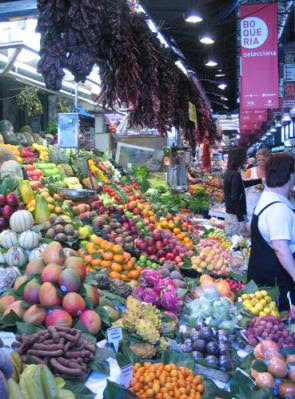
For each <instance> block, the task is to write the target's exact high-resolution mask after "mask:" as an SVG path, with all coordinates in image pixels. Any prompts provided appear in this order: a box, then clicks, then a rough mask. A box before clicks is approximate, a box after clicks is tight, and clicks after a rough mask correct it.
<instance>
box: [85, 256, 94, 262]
mask: <svg viewBox="0 0 295 399" xmlns="http://www.w3.org/2000/svg"><path fill="white" fill-rule="evenodd" d="M83 260H84V262H86V263H91V262H92V260H93V257H92V256H91V255H86V256H84V257H83Z"/></svg>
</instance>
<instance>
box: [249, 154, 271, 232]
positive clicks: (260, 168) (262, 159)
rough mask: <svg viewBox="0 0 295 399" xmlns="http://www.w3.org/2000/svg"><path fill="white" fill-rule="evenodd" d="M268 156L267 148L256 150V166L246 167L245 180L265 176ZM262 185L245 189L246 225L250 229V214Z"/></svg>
mask: <svg viewBox="0 0 295 399" xmlns="http://www.w3.org/2000/svg"><path fill="white" fill-rule="evenodd" d="M269 157H270V151H269V149H268V148H261V149H260V150H258V151H257V152H256V166H254V167H252V168H250V169H247V170H246V172H245V174H244V179H245V180H252V179H264V177H265V163H266V161H267V160H268V158H269ZM262 189H263V187H262V186H253V187H249V188H247V189H246V201H247V219H248V226H249V229H250V225H251V220H252V216H253V213H254V209H255V207H256V205H257V203H258V201H259V198H260V196H261V192H262Z"/></svg>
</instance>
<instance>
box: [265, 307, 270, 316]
mask: <svg viewBox="0 0 295 399" xmlns="http://www.w3.org/2000/svg"><path fill="white" fill-rule="evenodd" d="M264 313H266V315H269V314H271V309H269V308H268V307H266V308H264Z"/></svg>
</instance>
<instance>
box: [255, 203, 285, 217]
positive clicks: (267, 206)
mask: <svg viewBox="0 0 295 399" xmlns="http://www.w3.org/2000/svg"><path fill="white" fill-rule="evenodd" d="M274 204H282V202H281V201H274V202H271V203H270V204H268V205H266V206H265V207H264V208H263V209H262V210H261V211H260V212H259V213H258V215H257V216H258V217H259V216H260V215H261V214H262V212H264V211H265V210H266V209H267V208H269V207H270V206H272V205H274Z"/></svg>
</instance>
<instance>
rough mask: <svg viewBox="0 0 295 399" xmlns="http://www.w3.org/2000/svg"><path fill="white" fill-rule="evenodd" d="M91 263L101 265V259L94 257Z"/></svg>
mask: <svg viewBox="0 0 295 399" xmlns="http://www.w3.org/2000/svg"><path fill="white" fill-rule="evenodd" d="M91 264H92V266H101V259H93V260H92V262H91Z"/></svg>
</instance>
